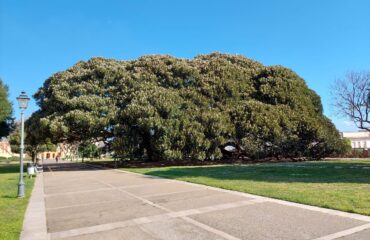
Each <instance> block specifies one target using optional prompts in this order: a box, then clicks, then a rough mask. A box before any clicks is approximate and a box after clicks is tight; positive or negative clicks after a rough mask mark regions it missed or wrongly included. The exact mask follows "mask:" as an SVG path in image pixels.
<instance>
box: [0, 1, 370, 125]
mask: <svg viewBox="0 0 370 240" xmlns="http://www.w3.org/2000/svg"><path fill="white" fill-rule="evenodd" d="M214 51H218V52H224V53H238V54H242V55H244V56H247V57H249V58H252V59H254V60H257V61H260V62H262V63H263V64H265V65H275V64H281V65H284V66H286V67H289V68H291V69H293V70H294V71H295V72H297V73H298V74H299V75H300V76H301V77H303V78H304V79H305V80H306V82H307V84H308V86H309V87H310V88H311V89H313V90H315V91H316V92H317V93H318V94H319V95H320V96H321V98H322V102H323V105H324V111H325V114H326V115H327V116H328V117H330V118H331V119H332V120H333V122H334V123H335V124H336V126H337V127H338V129H339V130H347V131H348V130H353V129H354V127H353V125H351V123H350V122H349V121H346V120H345V119H340V118H338V117H337V116H336V115H335V114H334V113H333V111H332V108H331V106H330V86H331V85H332V83H333V81H334V80H335V79H336V78H338V77H341V76H343V75H344V73H345V72H347V71H349V70H370V1H369V0H300V1H297V0H279V1H277V0H254V1H248V0H244V1H236V0H223V1H221V0H213V1H211V0H209V1H206V0H203V1H201V0H196V1H195V0H186V1H185V0H183V1H180V0H178V1H175V0H168V1H164V0H163V1H161V0H155V1H154V0H152V1H150V0H146V1H144V0H136V1H134V0H132V1H123V0H121V1H118V0H116V1H113V0H104V1H97V0H88V1H83V0H73V1H72V0H60V1H50V0H44V1H39V0H17V1H14V0H0V77H1V78H2V80H3V81H4V82H5V83H6V84H7V85H8V86H9V88H10V97H11V100H12V101H13V102H14V108H15V112H14V113H15V115H16V116H18V114H19V111H18V109H17V104H16V101H15V98H16V97H17V96H18V95H19V93H20V92H21V91H22V90H25V91H27V93H28V94H29V95H31V94H33V93H35V91H36V90H37V89H38V88H39V87H40V86H41V85H42V84H43V82H44V81H45V79H47V78H48V77H49V76H51V75H52V74H53V73H55V72H57V71H61V70H65V69H67V68H68V67H70V66H72V65H73V64H75V63H76V62H77V61H79V60H88V59H89V58H91V57H93V56H102V57H106V58H114V59H121V60H124V59H134V58H137V57H138V56H141V55H145V54H170V55H173V56H176V57H181V58H192V57H194V56H196V55H198V54H207V53H210V52H214ZM36 109H37V106H36V105H35V103H34V102H31V106H30V108H29V109H28V111H27V114H28V115H30V114H31V112H32V111H35V110H36Z"/></svg>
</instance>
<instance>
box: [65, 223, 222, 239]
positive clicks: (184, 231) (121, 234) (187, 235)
mask: <svg viewBox="0 0 370 240" xmlns="http://www.w3.org/2000/svg"><path fill="white" fill-rule="evenodd" d="M65 239H68V240H106V239H110V240H126V239H127V240H158V239H162V240H189V239H191V240H204V239H212V240H221V239H222V240H224V238H222V237H220V236H218V235H216V234H214V233H211V232H208V231H206V230H204V229H202V228H199V227H197V226H194V225H192V224H190V223H187V222H186V221H184V220H181V219H170V220H165V221H160V222H155V223H149V224H142V225H140V226H131V227H125V228H120V229H115V230H112V231H105V232H97V233H94V234H86V235H81V236H76V237H71V238H65Z"/></svg>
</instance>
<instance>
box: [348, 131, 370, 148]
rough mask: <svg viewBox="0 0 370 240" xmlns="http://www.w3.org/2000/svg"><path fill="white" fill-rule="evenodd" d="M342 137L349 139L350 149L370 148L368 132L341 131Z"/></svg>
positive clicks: (369, 134) (369, 133)
mask: <svg viewBox="0 0 370 240" xmlns="http://www.w3.org/2000/svg"><path fill="white" fill-rule="evenodd" d="M342 137H343V138H348V139H349V140H350V141H351V146H352V149H356V148H358V149H366V150H367V149H368V148H370V132H368V131H358V132H342Z"/></svg>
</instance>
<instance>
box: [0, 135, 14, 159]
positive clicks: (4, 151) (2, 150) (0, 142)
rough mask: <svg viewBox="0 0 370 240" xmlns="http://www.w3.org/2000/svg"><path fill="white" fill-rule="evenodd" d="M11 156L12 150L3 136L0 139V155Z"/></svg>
mask: <svg viewBox="0 0 370 240" xmlns="http://www.w3.org/2000/svg"><path fill="white" fill-rule="evenodd" d="M11 156H13V154H12V150H11V149H10V144H9V142H8V141H7V140H6V139H5V138H3V139H0V157H6V158H9V157H11Z"/></svg>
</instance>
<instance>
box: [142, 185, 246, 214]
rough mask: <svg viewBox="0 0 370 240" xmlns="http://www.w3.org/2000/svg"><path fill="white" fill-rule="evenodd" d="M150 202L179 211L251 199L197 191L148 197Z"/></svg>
mask: <svg viewBox="0 0 370 240" xmlns="http://www.w3.org/2000/svg"><path fill="white" fill-rule="evenodd" d="M148 199H149V200H150V201H153V202H154V203H157V204H160V205H161V206H164V207H166V208H168V209H171V210H172V211H181V210H187V209H194V208H202V207H206V206H213V205H218V204H223V203H233V202H239V201H246V200H251V199H252V198H247V197H242V196H237V195H232V194H227V193H222V192H216V191H212V190H199V191H194V192H183V193H176V194H169V195H164V196H160V197H152V198H151V197H149V198H148Z"/></svg>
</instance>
